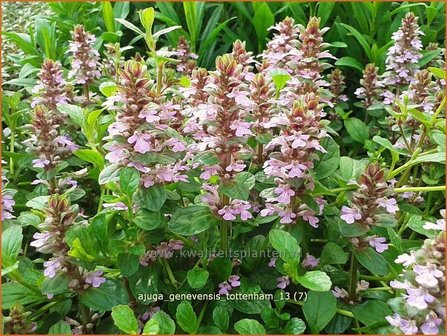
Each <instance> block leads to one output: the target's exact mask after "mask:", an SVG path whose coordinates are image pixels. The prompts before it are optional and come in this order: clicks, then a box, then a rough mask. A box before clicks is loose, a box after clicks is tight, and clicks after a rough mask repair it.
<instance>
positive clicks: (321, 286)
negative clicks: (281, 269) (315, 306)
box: [297, 271, 332, 292]
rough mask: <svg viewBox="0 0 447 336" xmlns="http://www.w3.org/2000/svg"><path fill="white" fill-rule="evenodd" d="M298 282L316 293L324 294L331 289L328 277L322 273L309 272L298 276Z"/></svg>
mask: <svg viewBox="0 0 447 336" xmlns="http://www.w3.org/2000/svg"><path fill="white" fill-rule="evenodd" d="M297 280H298V282H299V283H300V284H301V285H303V286H304V287H306V288H307V289H310V290H312V291H317V292H325V291H328V290H329V289H331V286H332V282H331V279H330V278H329V276H328V275H327V274H326V273H324V272H322V271H310V272H307V273H306V274H304V275H303V276H300V277H299V278H298V279H297Z"/></svg>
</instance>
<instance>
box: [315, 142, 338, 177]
mask: <svg viewBox="0 0 447 336" xmlns="http://www.w3.org/2000/svg"><path fill="white" fill-rule="evenodd" d="M321 146H323V148H324V149H326V153H319V154H318V156H319V158H320V159H319V161H318V162H316V163H315V167H314V172H315V174H316V177H317V178H318V179H319V180H321V179H323V178H326V177H328V176H331V175H332V174H333V173H334V172H335V171H336V170H337V169H338V165H339V163H340V148H339V146H338V145H337V143H336V142H335V140H334V139H332V138H331V137H325V138H323V140H321Z"/></svg>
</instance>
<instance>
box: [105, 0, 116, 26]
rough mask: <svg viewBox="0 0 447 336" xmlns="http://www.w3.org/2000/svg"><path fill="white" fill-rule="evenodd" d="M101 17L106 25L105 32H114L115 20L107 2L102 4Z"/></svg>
mask: <svg viewBox="0 0 447 336" xmlns="http://www.w3.org/2000/svg"><path fill="white" fill-rule="evenodd" d="M102 16H103V18H104V24H105V25H106V28H107V31H109V32H113V33H114V32H115V20H114V19H115V18H114V16H113V8H112V5H111V4H110V2H109V1H104V2H103V3H102Z"/></svg>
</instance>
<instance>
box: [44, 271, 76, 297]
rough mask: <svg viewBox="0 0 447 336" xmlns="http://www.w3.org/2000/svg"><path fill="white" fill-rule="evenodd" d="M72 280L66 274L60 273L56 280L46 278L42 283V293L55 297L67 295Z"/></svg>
mask: <svg viewBox="0 0 447 336" xmlns="http://www.w3.org/2000/svg"><path fill="white" fill-rule="evenodd" d="M70 280H71V279H70V278H69V277H68V275H67V274H65V273H59V274H57V275H56V276H55V277H54V278H48V277H45V279H44V280H43V282H42V293H44V294H53V295H58V294H62V293H66V292H67V291H68V285H69V283H70Z"/></svg>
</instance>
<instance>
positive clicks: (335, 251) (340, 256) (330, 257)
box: [320, 242, 349, 266]
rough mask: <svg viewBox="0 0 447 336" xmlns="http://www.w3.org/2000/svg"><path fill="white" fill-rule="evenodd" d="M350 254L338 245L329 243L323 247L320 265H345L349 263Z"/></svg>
mask: <svg viewBox="0 0 447 336" xmlns="http://www.w3.org/2000/svg"><path fill="white" fill-rule="evenodd" d="M348 258H349V256H348V254H347V253H346V252H345V251H344V250H343V249H342V248H341V247H340V246H338V245H337V244H336V243H333V242H329V243H327V244H326V245H325V246H324V247H323V251H322V252H321V256H320V265H321V266H324V265H330V264H332V265H333V264H337V265H343V264H345V263H346V262H347V261H348Z"/></svg>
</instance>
